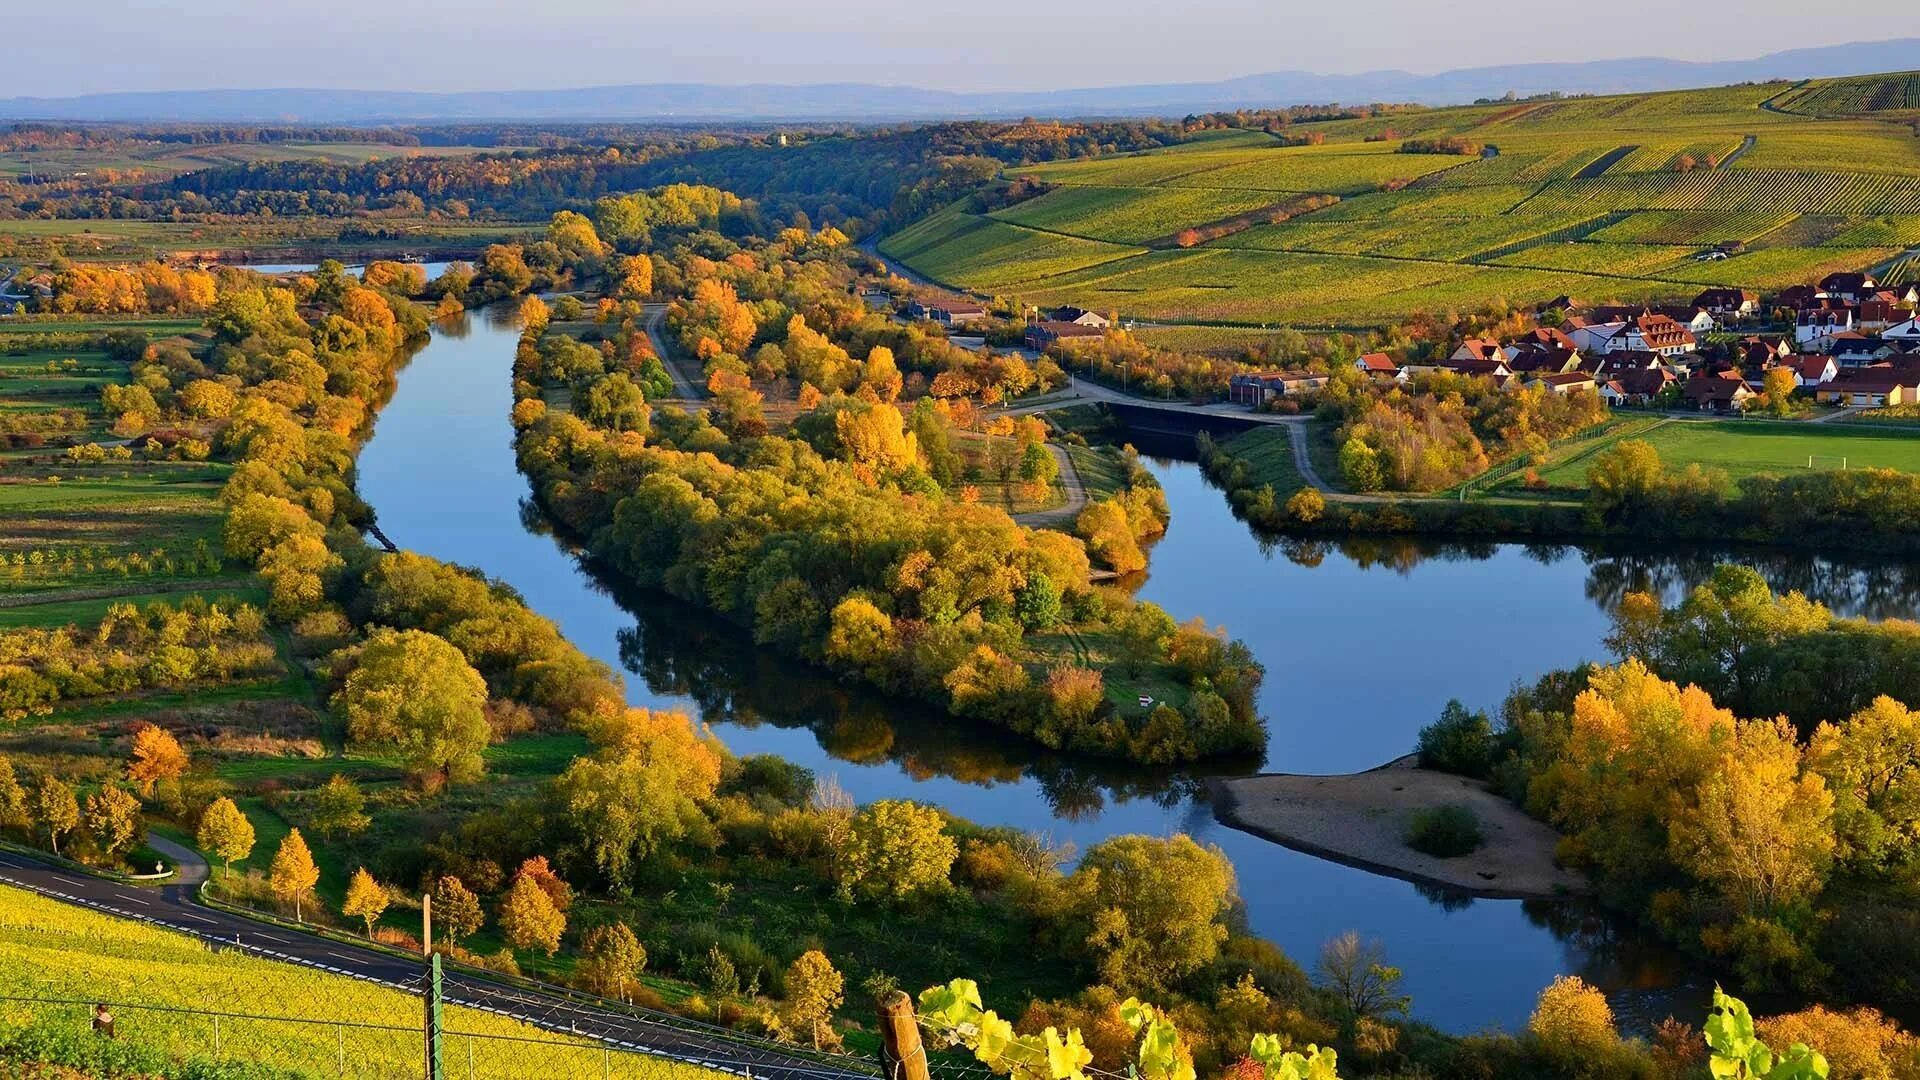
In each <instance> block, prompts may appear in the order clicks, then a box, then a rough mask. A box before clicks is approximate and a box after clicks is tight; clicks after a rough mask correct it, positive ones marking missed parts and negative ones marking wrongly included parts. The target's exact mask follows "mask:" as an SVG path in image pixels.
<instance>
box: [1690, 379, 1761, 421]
mask: <svg viewBox="0 0 1920 1080" xmlns="http://www.w3.org/2000/svg"><path fill="white" fill-rule="evenodd" d="M1680 395H1681V397H1682V398H1684V399H1685V400H1686V402H1687V404H1689V405H1691V406H1693V407H1694V408H1696V409H1699V410H1700V411H1701V412H1739V411H1741V410H1743V409H1745V408H1746V407H1747V402H1749V401H1751V400H1753V398H1754V397H1755V394H1754V392H1753V389H1752V388H1751V387H1749V386H1748V385H1747V381H1746V380H1745V379H1743V378H1741V377H1740V375H1739V373H1738V372H1734V371H1721V372H1716V373H1714V374H1712V375H1695V376H1694V377H1693V378H1691V379H1688V380H1687V381H1686V385H1684V386H1682V387H1681V388H1680Z"/></svg>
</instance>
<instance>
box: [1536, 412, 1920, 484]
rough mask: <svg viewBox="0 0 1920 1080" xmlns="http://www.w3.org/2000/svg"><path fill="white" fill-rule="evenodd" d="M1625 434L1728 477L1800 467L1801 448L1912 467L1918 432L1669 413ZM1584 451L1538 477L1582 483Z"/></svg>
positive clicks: (1819, 461)
mask: <svg viewBox="0 0 1920 1080" xmlns="http://www.w3.org/2000/svg"><path fill="white" fill-rule="evenodd" d="M1631 434H1632V437H1634V438H1639V439H1644V440H1645V441H1647V442H1648V443H1651V444H1652V445H1653V447H1654V449H1655V450H1657V451H1659V453H1660V460H1661V462H1662V463H1663V464H1665V465H1666V466H1667V467H1668V468H1669V469H1684V468H1686V467H1687V466H1688V465H1700V466H1701V467H1703V468H1709V469H1717V470H1720V471H1721V472H1724V473H1725V474H1727V476H1728V477H1729V478H1731V479H1734V480H1738V479H1739V478H1741V477H1743V476H1756V475H1762V474H1771V475H1786V474H1791V473H1794V472H1803V471H1805V470H1806V468H1807V460H1808V458H1809V456H1811V457H1812V458H1813V459H1814V467H1815V468H1819V469H1823V470H1827V469H1838V468H1840V466H1841V459H1842V458H1845V459H1846V466H1847V467H1848V468H1851V469H1864V468H1874V469H1898V470H1900V471H1901V472H1913V473H1920V434H1916V433H1915V432H1913V431H1911V430H1903V429H1899V428H1888V429H1875V428H1863V427H1859V426H1853V425H1848V426H1839V425H1835V424H1808V423H1804V422H1800V423H1795V422H1786V423H1780V422H1768V421H1764V420H1714V421H1695V420H1676V421H1671V422H1668V423H1663V424H1657V425H1655V426H1653V427H1651V428H1650V429H1647V428H1637V429H1636V430H1635V431H1634V432H1632V433H1631ZM1591 458H1592V455H1591V454H1581V455H1576V456H1574V457H1572V458H1569V459H1566V460H1562V461H1559V462H1557V463H1554V464H1552V465H1550V466H1549V467H1547V468H1544V469H1542V470H1541V471H1540V478H1541V479H1542V480H1544V481H1545V482H1546V483H1548V484H1549V485H1551V486H1553V487H1556V488H1567V489H1576V488H1584V487H1586V485H1587V469H1588V468H1589V467H1591V465H1592V460H1591Z"/></svg>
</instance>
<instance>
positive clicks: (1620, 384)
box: [1600, 367, 1680, 405]
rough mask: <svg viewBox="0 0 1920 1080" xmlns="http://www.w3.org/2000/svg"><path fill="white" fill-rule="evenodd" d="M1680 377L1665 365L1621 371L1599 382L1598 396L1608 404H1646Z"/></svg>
mask: <svg viewBox="0 0 1920 1080" xmlns="http://www.w3.org/2000/svg"><path fill="white" fill-rule="evenodd" d="M1679 381H1680V377H1679V376H1677V375H1675V374H1674V373H1673V372H1672V371H1671V370H1669V369H1667V368H1665V367H1651V368H1641V369H1638V370H1635V371H1625V372H1621V373H1620V374H1619V375H1616V376H1615V377H1613V378H1611V379H1608V380H1606V381H1605V382H1603V383H1601V384H1600V396H1601V397H1602V398H1604V399H1606V402H1607V404H1609V405H1648V404H1652V402H1653V400H1654V399H1655V398H1657V397H1659V396H1660V395H1661V393H1663V392H1664V391H1665V390H1666V389H1667V387H1669V386H1672V385H1673V384H1675V383H1677V382H1679Z"/></svg>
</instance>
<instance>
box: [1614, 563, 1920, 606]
mask: <svg viewBox="0 0 1920 1080" xmlns="http://www.w3.org/2000/svg"><path fill="white" fill-rule="evenodd" d="M1584 554H1585V557H1586V558H1587V597H1588V599H1590V600H1592V601H1593V602H1594V603H1596V604H1598V605H1600V607H1602V608H1603V609H1605V610H1608V611H1611V610H1613V609H1614V608H1615V607H1617V606H1618V605H1619V603H1620V600H1621V599H1622V598H1623V597H1625V596H1626V594H1627V593H1628V592H1653V593H1657V594H1659V595H1660V596H1661V597H1662V598H1663V599H1664V600H1665V601H1666V602H1667V603H1670V604H1671V603H1676V602H1678V601H1679V600H1681V599H1682V598H1684V597H1685V596H1686V594H1687V593H1688V592H1689V591H1690V590H1692V589H1693V588H1694V587H1695V586H1696V585H1699V584H1700V583H1701V582H1703V581H1705V580H1706V579H1707V578H1708V577H1709V576H1710V575H1711V574H1712V573H1713V568H1714V567H1715V566H1717V565H1720V564H1722V563H1729V562H1734V563H1740V564H1741V565H1744V566H1751V567H1753V568H1754V569H1756V570H1758V571H1760V574H1761V576H1762V577H1764V578H1766V579H1767V582H1768V583H1769V584H1771V585H1772V586H1773V588H1774V591H1775V592H1786V591H1788V590H1797V591H1798V592H1800V593H1803V594H1805V595H1806V597H1807V598H1808V599H1810V600H1816V601H1818V602H1820V603H1822V604H1825V605H1826V606H1827V607H1828V608H1830V609H1832V611H1833V612H1834V613H1835V614H1837V615H1847V616H1858V617H1863V618H1868V619H1892V618H1900V619H1910V618H1913V617H1914V614H1915V612H1916V610H1920V575H1916V573H1915V571H1914V569H1913V567H1912V566H1911V565H1910V564H1907V563H1902V562H1895V561H1892V560H1868V559H1855V560H1841V559H1830V558H1823V557H1816V556H1811V555H1807V554H1804V553H1799V552H1778V551H1757V550H1742V551H1713V550H1697V549H1695V550H1680V551H1662V552H1651V551H1626V552H1608V553H1604V554H1603V553H1597V552H1586V553H1584Z"/></svg>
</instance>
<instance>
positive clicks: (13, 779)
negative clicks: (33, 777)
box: [0, 754, 33, 829]
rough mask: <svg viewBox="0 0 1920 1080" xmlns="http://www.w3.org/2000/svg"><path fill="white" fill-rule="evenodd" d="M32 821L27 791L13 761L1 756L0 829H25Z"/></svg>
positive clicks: (3, 755)
mask: <svg viewBox="0 0 1920 1080" xmlns="http://www.w3.org/2000/svg"><path fill="white" fill-rule="evenodd" d="M32 821H33V816H32V812H31V810H30V809H29V803H28V798H27V789H26V788H24V787H21V786H20V779H19V777H18V776H16V775H15V774H14V771H13V759H11V758H9V757H7V756H6V755H5V754H0V829H24V828H26V827H27V826H28V825H30V824H32Z"/></svg>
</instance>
